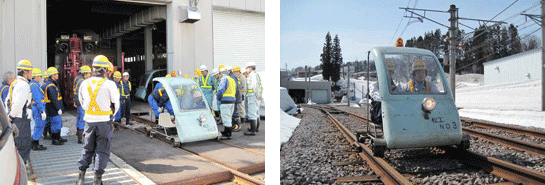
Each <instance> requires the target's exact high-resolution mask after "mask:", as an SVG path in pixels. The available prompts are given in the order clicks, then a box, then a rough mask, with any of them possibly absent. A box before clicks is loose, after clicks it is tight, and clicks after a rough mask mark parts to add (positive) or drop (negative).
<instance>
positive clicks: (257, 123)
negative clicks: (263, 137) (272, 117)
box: [255, 116, 261, 132]
mask: <svg viewBox="0 0 545 185" xmlns="http://www.w3.org/2000/svg"><path fill="white" fill-rule="evenodd" d="M255 122H256V125H255V132H259V122H261V120H260V119H259V116H258V117H257V120H255Z"/></svg>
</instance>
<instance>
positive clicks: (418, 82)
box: [402, 60, 439, 94]
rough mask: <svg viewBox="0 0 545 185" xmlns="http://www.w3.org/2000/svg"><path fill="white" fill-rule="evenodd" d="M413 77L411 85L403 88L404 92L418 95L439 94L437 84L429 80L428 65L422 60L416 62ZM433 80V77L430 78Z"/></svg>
mask: <svg viewBox="0 0 545 185" xmlns="http://www.w3.org/2000/svg"><path fill="white" fill-rule="evenodd" d="M410 74H411V77H410V79H411V80H410V81H409V83H407V84H405V85H404V86H403V88H402V89H403V91H404V92H409V93H417V94H435V93H439V90H438V89H437V86H436V83H431V82H430V80H429V79H427V78H428V70H427V68H426V63H424V62H423V61H422V60H416V61H414V62H413V64H412V68H411V73H410ZM430 79H431V77H430Z"/></svg>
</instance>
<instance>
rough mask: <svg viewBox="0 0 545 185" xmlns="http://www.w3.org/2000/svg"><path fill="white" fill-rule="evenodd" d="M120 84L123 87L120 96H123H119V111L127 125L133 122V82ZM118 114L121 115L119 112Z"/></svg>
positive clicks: (121, 82)
mask: <svg viewBox="0 0 545 185" xmlns="http://www.w3.org/2000/svg"><path fill="white" fill-rule="evenodd" d="M119 84H120V85H119V86H120V87H121V89H120V91H119V94H120V95H121V96H119V97H120V103H121V106H120V108H119V109H120V110H121V114H120V116H119V117H120V118H121V117H125V120H126V124H129V121H130V120H131V82H130V81H127V82H125V81H123V80H122V81H120V82H119ZM118 88H119V87H118ZM171 109H172V108H171ZM117 113H118V114H119V111H118V112H117ZM116 117H117V115H116Z"/></svg>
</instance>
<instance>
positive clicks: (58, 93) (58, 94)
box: [42, 83, 62, 103]
mask: <svg viewBox="0 0 545 185" xmlns="http://www.w3.org/2000/svg"><path fill="white" fill-rule="evenodd" d="M51 86H53V87H55V90H57V100H59V101H60V100H62V96H61V93H60V91H59V88H58V87H57V86H56V85H55V84H54V83H50V84H48V85H47V86H45V91H44V92H45V93H44V100H42V101H43V102H45V103H51V100H49V98H48V97H47V94H48V93H47V88H49V87H51Z"/></svg>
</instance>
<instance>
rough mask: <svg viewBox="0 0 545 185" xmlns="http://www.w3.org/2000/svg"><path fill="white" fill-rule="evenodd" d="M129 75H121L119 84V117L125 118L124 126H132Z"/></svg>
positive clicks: (125, 73)
mask: <svg viewBox="0 0 545 185" xmlns="http://www.w3.org/2000/svg"><path fill="white" fill-rule="evenodd" d="M129 78H130V76H129V73H128V72H124V73H123V80H121V82H119V83H120V84H119V85H120V87H121V89H120V91H121V102H120V103H121V117H122V118H125V124H126V125H132V123H131V122H130V120H131V90H132V86H131V81H129Z"/></svg>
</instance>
